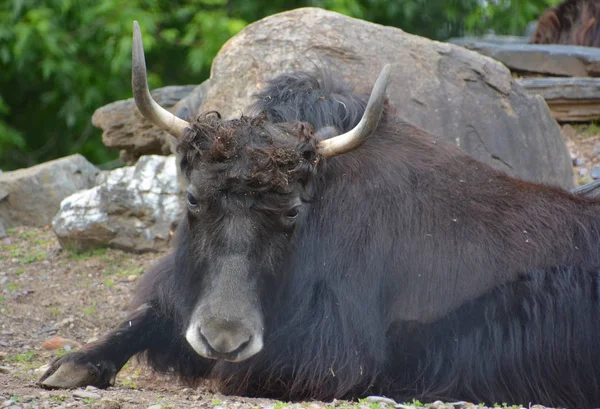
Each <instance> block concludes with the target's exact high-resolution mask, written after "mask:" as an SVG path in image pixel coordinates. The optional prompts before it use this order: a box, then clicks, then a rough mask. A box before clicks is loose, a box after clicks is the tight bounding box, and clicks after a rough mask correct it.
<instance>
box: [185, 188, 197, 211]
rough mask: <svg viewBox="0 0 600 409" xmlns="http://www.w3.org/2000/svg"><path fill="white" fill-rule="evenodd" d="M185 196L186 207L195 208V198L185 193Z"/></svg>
mask: <svg viewBox="0 0 600 409" xmlns="http://www.w3.org/2000/svg"><path fill="white" fill-rule="evenodd" d="M186 196H187V202H188V206H189V207H191V208H193V209H195V208H197V207H198V202H197V201H196V198H195V197H194V195H192V194H191V193H190V192H187V194H186Z"/></svg>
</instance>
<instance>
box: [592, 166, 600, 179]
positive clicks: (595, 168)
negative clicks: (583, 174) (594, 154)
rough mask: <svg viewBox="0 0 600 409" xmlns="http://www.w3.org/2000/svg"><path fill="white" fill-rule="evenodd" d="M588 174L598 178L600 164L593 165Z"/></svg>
mask: <svg viewBox="0 0 600 409" xmlns="http://www.w3.org/2000/svg"><path fill="white" fill-rule="evenodd" d="M590 176H591V177H592V179H600V166H594V167H593V168H592V172H591V173H590Z"/></svg>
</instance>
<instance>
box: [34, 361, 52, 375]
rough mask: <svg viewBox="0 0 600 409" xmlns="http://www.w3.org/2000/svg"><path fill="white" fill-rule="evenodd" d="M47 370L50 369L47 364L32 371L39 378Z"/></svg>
mask: <svg viewBox="0 0 600 409" xmlns="http://www.w3.org/2000/svg"><path fill="white" fill-rule="evenodd" d="M48 369H50V365H49V364H45V365H42V366H40V367H39V368H37V369H34V370H33V372H34V373H35V374H38V375H40V376H41V375H43V374H45V373H46V371H47V370H48Z"/></svg>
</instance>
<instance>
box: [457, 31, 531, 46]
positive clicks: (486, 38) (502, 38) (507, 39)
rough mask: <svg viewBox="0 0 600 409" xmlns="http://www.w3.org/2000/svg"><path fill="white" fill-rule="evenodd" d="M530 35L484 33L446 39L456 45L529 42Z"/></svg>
mask: <svg viewBox="0 0 600 409" xmlns="http://www.w3.org/2000/svg"><path fill="white" fill-rule="evenodd" d="M530 41H531V37H530V36H511V35H496V34H486V35H483V36H480V37H476V36H466V37H454V38H451V39H449V40H448V42H449V43H452V44H456V45H463V44H472V43H480V42H484V43H492V44H529V42H530Z"/></svg>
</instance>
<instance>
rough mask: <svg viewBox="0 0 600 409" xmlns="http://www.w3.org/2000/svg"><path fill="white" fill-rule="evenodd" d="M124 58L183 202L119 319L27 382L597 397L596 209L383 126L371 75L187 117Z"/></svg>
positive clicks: (380, 85) (259, 392)
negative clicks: (139, 373)
mask: <svg viewBox="0 0 600 409" xmlns="http://www.w3.org/2000/svg"><path fill="white" fill-rule="evenodd" d="M143 53H144V51H143V46H142V40H141V34H140V30H139V26H138V25H137V23H134V50H133V80H132V83H133V92H134V97H135V101H136V104H137V106H138V108H139V110H140V111H141V112H142V113H143V114H144V115H145V116H146V117H147V118H149V119H151V120H152V121H153V122H154V123H155V124H156V125H157V126H159V127H161V128H162V129H164V130H166V131H168V132H169V133H171V134H172V135H174V136H175V137H176V138H178V147H177V154H178V164H179V167H180V170H181V173H182V175H183V176H185V178H186V179H187V181H188V182H189V188H188V189H187V192H186V193H185V195H186V198H187V210H186V212H185V215H183V217H182V220H181V222H180V224H179V226H178V232H177V235H176V242H175V244H174V249H173V251H172V253H170V254H169V255H168V256H165V257H164V258H163V259H162V260H161V261H160V262H159V263H158V265H157V266H156V267H155V268H154V269H153V270H151V271H149V272H148V273H147V274H145V275H144V276H143V278H142V280H141V281H140V283H139V287H138V290H137V292H136V298H135V300H134V302H133V306H132V312H131V315H129V317H128V318H127V319H126V320H125V321H124V322H123V323H122V324H120V325H119V326H117V327H116V328H115V329H114V330H112V331H111V332H109V333H108V334H106V335H105V336H103V337H102V338H101V339H99V340H97V341H95V342H92V343H89V344H87V345H85V346H84V347H83V348H81V349H80V350H79V351H75V352H73V353H70V354H68V355H65V356H63V357H60V358H58V359H56V360H54V361H53V362H52V363H51V365H50V369H49V370H48V371H47V372H46V373H45V374H44V375H43V376H42V378H41V379H40V384H41V385H43V386H45V387H48V388H68V387H76V386H82V385H95V386H97V387H100V388H106V387H108V386H110V385H112V384H113V383H114V380H115V376H116V374H117V373H118V372H119V370H120V369H121V368H122V366H123V365H124V364H125V363H126V362H127V361H128V360H129V359H130V358H131V357H132V356H134V355H138V354H139V356H140V357H143V358H144V359H145V360H146V361H147V362H148V363H149V365H150V366H151V367H152V368H153V369H155V370H157V371H168V372H171V373H175V374H177V375H179V376H180V377H181V378H182V379H184V380H186V381H189V382H194V381H198V380H201V379H208V380H212V381H214V382H215V385H216V386H217V387H218V388H220V390H221V391H222V392H223V393H226V394H238V395H244V396H261V397H272V398H278V399H284V400H303V399H317V400H331V399H332V398H338V399H341V398H344V399H353V398H359V397H364V396H368V395H370V394H379V395H385V396H388V397H391V398H394V399H396V400H403V401H405V400H410V399H412V398H418V399H421V400H427V401H432V400H436V399H443V400H450V399H452V400H467V401H472V402H475V403H478V402H487V403H494V402H507V403H515V404H525V405H527V404H528V403H529V402H535V403H540V404H545V405H551V406H563V407H565V406H566V407H572V408H575V407H576V408H586V407H593V406H596V407H597V406H599V405H600V300H599V295H600V201H596V200H593V199H589V198H584V197H581V196H578V195H573V194H571V193H569V192H567V191H564V190H562V189H559V188H555V187H550V186H545V185H541V184H535V183H530V182H525V181H522V180H518V179H515V178H513V177H510V176H508V175H506V174H505V173H502V172H500V171H497V170H494V169H492V168H491V167H489V166H487V165H485V164H483V163H481V162H478V161H476V160H474V159H472V158H471V157H470V156H468V155H467V154H466V153H464V152H463V151H461V150H460V149H459V148H458V147H456V146H454V145H452V144H450V143H446V142H444V141H442V140H440V139H438V138H436V137H434V136H432V135H430V134H428V133H427V132H425V131H423V130H421V129H419V128H417V127H415V126H413V125H411V124H409V123H407V122H405V121H403V120H402V119H400V118H399V115H397V114H396V111H394V108H393V106H391V104H389V102H387V99H386V98H385V90H386V85H387V82H388V79H389V77H390V70H391V69H390V66H385V67H384V68H383V70H382V71H381V74H380V76H379V78H378V80H377V82H376V83H375V85H374V88H373V91H372V93H371V95H370V98H363V97H361V96H360V95H356V94H355V93H353V92H352V91H351V90H350V88H349V86H348V85H346V84H344V83H343V82H341V81H339V80H338V79H337V78H335V75H332V74H327V73H323V72H318V73H316V74H315V73H312V74H309V73H293V74H286V75H281V76H279V77H277V78H274V79H273V80H272V82H270V84H269V85H268V86H266V87H265V88H263V90H262V91H261V92H260V93H258V94H257V95H256V100H255V103H254V105H253V107H252V110H251V111H248V113H249V114H250V113H252V114H251V115H249V116H245V115H242V116H241V117H239V118H237V119H231V120H224V119H222V118H221V117H220V115H219V113H217V112H207V113H205V114H203V115H201V116H199V117H198V118H197V119H196V120H194V121H192V122H190V123H188V122H187V121H185V120H182V119H180V118H177V117H175V116H174V115H172V114H171V113H169V112H168V111H166V110H164V109H163V108H161V107H160V106H159V105H158V104H156V103H155V102H154V101H153V100H152V97H151V96H150V93H149V91H148V84H147V80H146V66H145V59H144V54H143ZM367 99H368V101H367Z"/></svg>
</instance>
